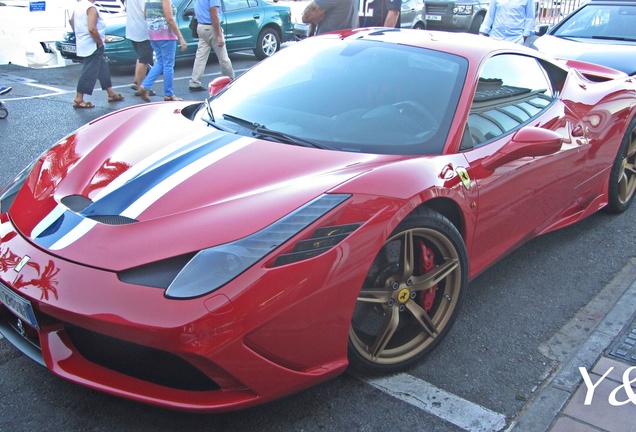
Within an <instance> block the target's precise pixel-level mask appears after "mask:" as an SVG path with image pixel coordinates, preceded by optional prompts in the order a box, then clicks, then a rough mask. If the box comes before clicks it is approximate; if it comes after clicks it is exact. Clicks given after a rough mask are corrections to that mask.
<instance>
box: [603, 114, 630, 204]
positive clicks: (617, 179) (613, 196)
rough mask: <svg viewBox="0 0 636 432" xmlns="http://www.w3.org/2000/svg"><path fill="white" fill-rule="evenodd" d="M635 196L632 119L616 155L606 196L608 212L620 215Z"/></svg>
mask: <svg viewBox="0 0 636 432" xmlns="http://www.w3.org/2000/svg"><path fill="white" fill-rule="evenodd" d="M634 195H636V119H632V121H631V122H630V124H629V127H628V129H627V133H626V134H625V137H624V138H623V141H622V143H621V146H620V148H619V150H618V154H617V155H616V160H615V161H614V166H613V167H612V173H611V174H610V185H609V194H608V205H607V208H608V210H609V211H611V212H614V213H621V212H624V211H625V210H627V208H629V206H630V204H631V202H632V201H633V200H634Z"/></svg>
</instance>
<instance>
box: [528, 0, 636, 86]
mask: <svg viewBox="0 0 636 432" xmlns="http://www.w3.org/2000/svg"><path fill="white" fill-rule="evenodd" d="M544 30H545V29H544ZM533 47H534V48H536V49H538V50H539V51H542V52H544V53H546V54H549V55H551V56H554V57H559V58H564V59H574V60H582V61H586V62H590V63H597V64H600V65H603V66H608V67H611V68H614V69H618V70H620V71H622V72H625V73H627V74H628V75H634V74H636V1H634V0H591V1H590V2H589V3H587V4H584V5H583V6H581V7H579V8H578V9H576V10H574V11H573V12H572V13H571V14H569V15H568V16H566V17H565V18H564V19H563V20H561V21H560V22H559V23H558V24H556V25H555V26H554V27H552V28H551V29H549V30H548V31H547V32H546V33H545V34H544V35H542V36H541V37H539V38H538V39H537V40H535V41H534V43H533Z"/></svg>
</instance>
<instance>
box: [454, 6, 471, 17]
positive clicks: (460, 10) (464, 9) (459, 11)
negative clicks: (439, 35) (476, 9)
mask: <svg viewBox="0 0 636 432" xmlns="http://www.w3.org/2000/svg"><path fill="white" fill-rule="evenodd" d="M453 13H454V14H455V15H472V14H473V6H472V5H456V6H455V7H454V8H453Z"/></svg>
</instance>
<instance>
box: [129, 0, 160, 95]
mask: <svg viewBox="0 0 636 432" xmlns="http://www.w3.org/2000/svg"><path fill="white" fill-rule="evenodd" d="M145 5H146V2H145V0H126V39H129V40H130V41H131V42H132V46H133V48H134V49H135V53H136V54H137V62H136V63H135V76H134V78H133V84H132V85H131V88H132V89H133V90H135V91H137V90H139V86H140V85H141V82H142V81H143V80H144V78H146V75H147V74H148V69H149V68H150V67H151V66H152V64H153V61H152V46H150V41H149V40H148V27H147V26H146V16H145V13H144V9H145ZM154 95H155V92H153V91H150V96H154ZM137 96H139V95H138V94H137Z"/></svg>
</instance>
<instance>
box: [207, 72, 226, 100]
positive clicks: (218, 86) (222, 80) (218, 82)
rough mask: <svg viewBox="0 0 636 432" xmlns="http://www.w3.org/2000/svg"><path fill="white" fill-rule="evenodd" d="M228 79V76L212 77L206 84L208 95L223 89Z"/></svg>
mask: <svg viewBox="0 0 636 432" xmlns="http://www.w3.org/2000/svg"><path fill="white" fill-rule="evenodd" d="M230 81H232V80H231V79H230V77H227V76H220V77H218V78H214V79H213V80H212V81H210V84H208V94H209V95H210V96H214V95H215V94H217V93H218V92H220V91H221V90H223V89H224V88H225V87H227V85H228V84H229V83H230Z"/></svg>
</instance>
